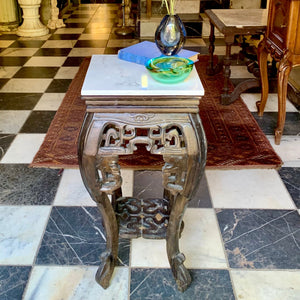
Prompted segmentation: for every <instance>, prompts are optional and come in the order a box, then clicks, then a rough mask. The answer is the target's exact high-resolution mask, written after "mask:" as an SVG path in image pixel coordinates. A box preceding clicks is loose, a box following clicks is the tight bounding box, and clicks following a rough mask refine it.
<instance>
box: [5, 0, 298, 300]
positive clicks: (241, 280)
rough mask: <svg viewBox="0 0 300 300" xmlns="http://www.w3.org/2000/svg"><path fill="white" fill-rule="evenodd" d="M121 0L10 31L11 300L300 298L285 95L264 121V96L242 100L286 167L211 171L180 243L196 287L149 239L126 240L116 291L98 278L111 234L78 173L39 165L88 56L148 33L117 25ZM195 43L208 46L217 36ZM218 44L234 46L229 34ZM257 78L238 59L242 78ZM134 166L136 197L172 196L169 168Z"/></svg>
mask: <svg viewBox="0 0 300 300" xmlns="http://www.w3.org/2000/svg"><path fill="white" fill-rule="evenodd" d="M117 9H118V5H115V4H100V5H99V4H93V5H81V6H79V7H74V9H72V10H71V11H69V12H67V14H66V15H65V16H64V19H65V23H66V25H67V26H66V27H65V28H61V29H57V30H53V31H51V32H50V33H49V35H47V36H43V37H38V38H22V37H18V36H16V35H15V34H13V33H9V34H7V33H3V34H1V33H0V299H3V300H4V299H7V300H12V299H22V298H23V299H26V300H28V299H33V300H40V299H43V300H47V299H49V300H50V299H57V300H58V299H64V300H65V299H72V300H74V299H85V300H88V299H101V300H102V299H118V300H123V299H214V300H215V299H243V300H250V299H260V300H262V299H270V300H275V299H280V300H281V299H300V216H299V213H300V192H299V185H300V184H299V183H300V137H299V132H300V124H299V123H300V122H299V120H300V119H299V111H298V110H297V109H296V108H295V107H294V106H293V105H292V104H291V103H290V102H288V105H287V121H286V125H285V130H284V135H283V138H282V142H281V144H280V145H279V146H277V145H274V137H273V130H274V127H275V124H276V118H277V113H276V111H277V107H276V106H277V96H276V93H271V94H270V96H269V100H268V104H267V108H266V113H265V115H264V117H263V118H259V117H257V113H256V108H255V102H256V101H257V100H258V99H259V97H260V94H259V93H245V94H243V95H242V98H243V100H244V101H245V102H246V104H247V106H248V107H249V109H250V111H251V112H252V113H253V115H254V116H255V118H256V119H257V121H258V123H259V125H260V126H261V128H262V130H263V131H264V132H265V134H266V135H267V137H268V139H269V140H270V142H271V144H272V145H273V147H274V149H275V151H276V152H277V153H278V154H279V155H280V156H281V158H282V160H283V161H284V165H283V167H282V168H281V169H280V170H279V171H277V170H274V169H272V170H268V169H258V170H257V169H244V170H234V171H232V170H206V172H205V176H204V178H203V180H202V181H201V184H200V186H199V189H198V192H197V195H196V196H195V197H194V199H193V200H192V201H191V202H190V204H189V207H188V208H187V210H186V213H185V216H184V222H185V228H184V231H183V234H182V238H181V240H180V245H181V250H182V252H183V253H184V254H185V256H186V263H185V265H186V266H187V268H188V269H190V272H191V274H192V277H193V282H192V284H191V286H190V287H189V289H188V290H187V291H186V292H184V293H180V292H178V291H177V289H176V286H175V282H174V279H173V278H172V275H171V271H170V268H169V264H168V260H167V256H166V249H165V247H166V245H165V241H164V240H145V239H142V238H139V239H135V240H131V241H130V240H126V239H123V240H120V245H119V265H118V266H117V267H116V269H115V272H114V275H113V278H112V281H111V285H110V287H109V288H108V289H107V290H104V289H102V288H101V287H100V286H99V285H98V284H97V283H96V282H95V280H94V276H95V273H96V270H97V266H98V265H99V263H100V258H99V256H100V254H101V252H102V251H104V250H105V236H104V230H103V227H102V221H101V216H100V214H99V213H98V210H97V207H96V205H95V204H94V203H93V201H92V200H91V199H90V197H89V195H88V193H87V191H86V190H85V188H84V186H83V184H82V181H81V177H80V174H79V171H78V170H71V169H65V170H63V171H62V170H53V169H32V168H28V164H29V163H30V162H31V161H32V159H33V157H34V155H35V153H36V152H37V150H38V149H39V146H40V145H41V143H42V141H43V139H44V137H45V134H46V132H47V129H48V126H49V124H50V122H51V120H52V119H53V117H54V115H55V112H56V110H57V109H58V107H59V105H60V103H61V101H62V99H63V97H64V95H65V93H66V91H67V89H68V86H69V84H70V82H71V80H72V78H73V77H74V76H75V74H76V72H77V70H78V68H79V65H80V63H81V62H82V60H83V59H84V57H86V56H89V55H92V54H103V53H106V54H115V53H117V51H118V49H120V48H122V47H126V46H128V45H132V44H133V43H136V42H138V40H137V39H134V38H133V37H126V38H120V37H118V36H116V35H115V34H114V26H115V25H114V24H115V20H116V14H117ZM186 47H187V48H188V49H194V50H198V51H200V53H207V51H208V50H207V49H208V48H207V39H200V38H198V39H189V40H188V41H187V43H186ZM235 50H236V51H238V50H239V49H238V48H237V49H235ZM216 53H217V54H220V55H223V54H224V53H225V52H224V43H222V39H220V41H218V43H217V46H216ZM249 76H250V77H251V74H249V73H248V72H247V70H246V68H245V66H244V65H242V64H240V62H239V61H236V62H235V63H234V65H233V67H232V81H233V82H236V83H237V82H238V81H240V80H242V79H243V78H248V77H249ZM123 173H124V174H123V175H124V176H123V178H125V182H124V183H123V190H124V194H125V195H126V196H130V195H133V196H135V197H139V198H147V197H161V193H162V191H161V189H158V186H160V184H159V183H160V180H161V173H160V172H158V171H156V172H154V171H139V172H134V171H132V170H124V171H123Z"/></svg>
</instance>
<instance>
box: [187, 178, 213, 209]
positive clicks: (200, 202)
mask: <svg viewBox="0 0 300 300" xmlns="http://www.w3.org/2000/svg"><path fill="white" fill-rule="evenodd" d="M188 207H194V208H212V202H211V197H210V193H209V189H208V185H207V180H206V176H205V175H204V176H203V177H202V179H201V181H200V183H199V187H198V188H197V191H196V193H195V195H194V197H193V198H192V199H191V201H190V202H189V204H188Z"/></svg>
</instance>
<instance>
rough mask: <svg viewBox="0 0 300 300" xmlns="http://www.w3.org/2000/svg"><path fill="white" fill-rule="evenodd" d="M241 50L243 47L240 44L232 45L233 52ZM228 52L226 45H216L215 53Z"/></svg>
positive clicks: (223, 53)
mask: <svg viewBox="0 0 300 300" xmlns="http://www.w3.org/2000/svg"><path fill="white" fill-rule="evenodd" d="M240 51H241V47H239V46H232V47H231V54H235V53H239V52H240ZM225 53H226V46H216V47H215V51H214V55H225Z"/></svg>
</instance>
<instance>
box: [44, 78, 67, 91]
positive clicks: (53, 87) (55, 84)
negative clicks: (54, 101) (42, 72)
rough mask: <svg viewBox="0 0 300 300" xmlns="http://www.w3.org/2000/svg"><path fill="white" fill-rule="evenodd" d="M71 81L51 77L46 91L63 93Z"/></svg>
mask: <svg viewBox="0 0 300 300" xmlns="http://www.w3.org/2000/svg"><path fill="white" fill-rule="evenodd" d="M71 82H72V79H53V80H52V82H51V83H50V85H49V86H48V88H47V90H46V93H65V92H67V90H68V88H69V85H70V83H71Z"/></svg>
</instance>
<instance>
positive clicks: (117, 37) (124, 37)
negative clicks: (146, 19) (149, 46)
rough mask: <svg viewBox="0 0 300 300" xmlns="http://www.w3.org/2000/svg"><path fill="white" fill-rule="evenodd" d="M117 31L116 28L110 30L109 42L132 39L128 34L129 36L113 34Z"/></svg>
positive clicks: (131, 35)
mask: <svg viewBox="0 0 300 300" xmlns="http://www.w3.org/2000/svg"><path fill="white" fill-rule="evenodd" d="M116 29H118V28H117V27H114V28H113V29H112V30H111V34H110V35H109V39H110V40H131V39H132V38H133V34H129V35H124V36H123V35H118V34H116V33H115V30H116ZM147 41H149V39H147Z"/></svg>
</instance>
